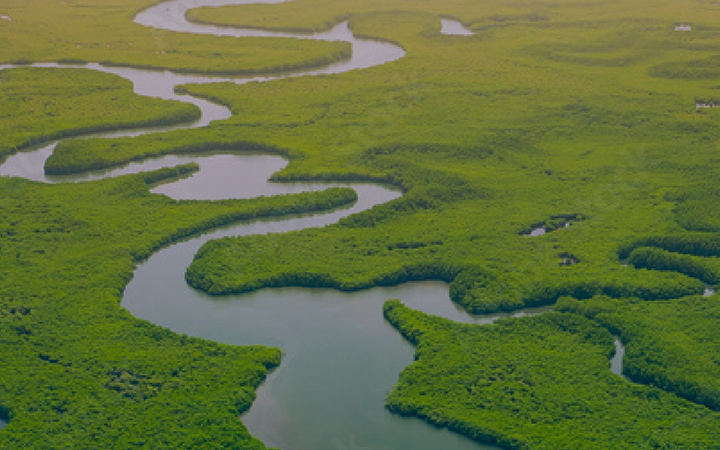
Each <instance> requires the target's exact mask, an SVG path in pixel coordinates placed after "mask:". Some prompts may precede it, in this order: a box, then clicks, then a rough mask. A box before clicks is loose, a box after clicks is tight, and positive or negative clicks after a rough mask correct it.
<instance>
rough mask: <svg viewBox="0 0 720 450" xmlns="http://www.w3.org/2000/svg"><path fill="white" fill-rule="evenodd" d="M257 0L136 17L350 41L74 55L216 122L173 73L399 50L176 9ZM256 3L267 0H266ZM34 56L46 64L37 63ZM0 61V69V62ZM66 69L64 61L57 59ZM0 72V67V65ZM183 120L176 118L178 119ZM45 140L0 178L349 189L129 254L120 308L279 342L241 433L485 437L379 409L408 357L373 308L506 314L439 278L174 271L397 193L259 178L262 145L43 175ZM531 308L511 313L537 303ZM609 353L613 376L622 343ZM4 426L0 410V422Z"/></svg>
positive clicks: (321, 449)
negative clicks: (258, 55) (246, 53)
mask: <svg viewBox="0 0 720 450" xmlns="http://www.w3.org/2000/svg"><path fill="white" fill-rule="evenodd" d="M246 3H259V2H258V1H256V0H205V1H203V0H176V1H172V2H169V3H163V4H159V5H157V6H154V7H152V8H149V9H147V10H145V11H143V12H141V13H140V14H138V16H137V17H136V22H138V23H140V24H142V25H146V26H152V27H157V28H162V29H169V30H175V31H181V32H192V33H206V34H216V35H229V36H236V37H243V36H272V37H294V38H299V39H324V40H344V41H347V42H350V43H352V46H353V55H352V57H351V58H350V59H349V60H347V61H343V62H339V63H335V64H332V65H330V66H328V67H325V68H321V69H317V70H310V71H304V72H297V73H288V74H284V75H277V74H270V75H268V76H261V77H252V78H243V79H236V78H228V77H210V76H194V75H181V74H174V73H171V72H166V71H146V70H137V69H132V68H112V67H104V66H100V65H97V64H91V65H86V66H81V67H84V68H89V69H93V70H100V71H103V72H109V73H114V74H117V75H120V76H123V77H125V78H127V79H130V80H131V81H133V83H134V86H135V91H136V92H137V93H139V94H142V95H148V96H153V97H161V98H167V99H179V100H182V101H189V102H192V103H194V104H196V105H197V106H198V107H200V108H201V110H202V112H203V116H202V118H201V119H200V120H199V121H198V122H196V123H195V124H192V125H190V127H198V126H205V125H207V124H208V123H210V122H211V121H213V120H222V119H225V118H227V117H229V116H230V112H229V111H228V110H227V109H226V108H224V107H222V106H218V105H214V104H212V103H209V102H207V101H204V100H201V99H195V98H192V97H189V96H186V95H177V94H175V93H174V87H175V86H177V85H179V84H184V83H207V82H220V81H233V82H236V83H246V82H249V81H270V80H273V79H277V78H283V77H296V76H311V75H320V74H334V73H342V72H346V71H349V70H357V69H363V68H368V67H373V66H376V65H380V64H385V63H388V62H391V61H394V60H397V59H399V58H401V57H402V56H403V55H404V51H403V50H402V49H401V48H399V47H397V46H395V45H392V44H389V43H383V42H375V41H371V40H367V39H356V38H355V37H354V36H353V35H352V33H351V31H350V30H349V29H348V26H347V23H342V24H339V25H338V26H336V27H335V28H333V29H332V30H331V31H328V32H325V33H313V34H297V33H274V32H269V31H262V30H244V29H233V28H217V27H211V26H204V25H197V24H191V23H189V22H187V21H186V20H185V12H186V11H187V10H188V9H190V8H194V7H198V6H220V5H229V4H246ZM263 3H279V1H276V0H270V1H265V2H263ZM448 22H450V21H448V20H445V19H444V20H443V27H444V28H445V29H446V30H447V31H445V30H444V32H447V33H448V34H450V33H452V34H467V33H465V32H464V31H463V29H462V27H461V25H459V24H457V25H454V24H452V23H448ZM39 66H50V67H52V66H56V65H53V64H39ZM6 67H7V66H6ZM63 67H68V66H63ZM0 69H2V67H0ZM184 127H188V126H184ZM166 129H168V128H164V129H160V130H158V129H155V130H147V129H146V130H134V131H126V132H119V133H108V134H103V135H95V137H98V136H105V137H114V136H133V135H139V134H144V133H148V132H153V131H155V132H158V131H162V130H166ZM54 147H55V144H50V145H47V146H44V147H42V148H39V149H36V150H35V151H32V152H22V153H18V154H16V155H13V156H11V157H10V158H8V159H7V160H6V162H5V163H4V164H3V165H2V166H0V175H4V176H21V177H24V178H28V179H32V180H37V181H43V182H74V181H81V180H89V179H97V178H103V177H108V176H117V175H120V174H125V173H136V172H140V171H145V170H153V169H156V168H160V167H167V166H173V165H177V164H182V163H186V162H189V161H196V162H198V163H199V164H200V167H201V168H200V172H199V173H197V174H196V175H194V176H193V177H191V178H188V179H183V180H180V181H177V182H175V183H171V184H167V185H163V186H160V187H157V188H155V189H154V192H156V193H161V194H165V195H168V196H171V197H173V198H177V199H181V198H182V199H221V198H251V197H256V196H260V195H277V194H282V193H296V192H301V191H308V190H318V189H325V188H327V187H330V186H350V187H352V188H353V189H355V190H356V191H357V193H358V201H357V203H356V204H355V205H353V206H352V207H351V208H347V209H341V210H336V211H331V212H327V213H324V214H316V215H306V216H295V217H287V218H285V219H283V220H273V221H257V222H252V223H243V224H237V225H235V226H230V227H227V228H223V229H220V230H216V231H214V232H211V233H207V234H205V235H202V236H199V237H196V238H193V239H191V240H186V241H183V242H179V243H176V244H174V245H172V246H169V247H167V248H165V249H163V250H161V251H159V252H157V253H155V254H154V255H152V257H150V259H148V260H147V261H146V262H144V263H142V264H140V265H139V267H138V268H137V270H136V272H135V274H134V277H133V279H132V281H131V282H130V284H129V285H128V286H127V288H126V290H125V294H124V297H123V301H122V305H123V307H125V308H127V309H128V310H129V311H130V312H131V313H132V314H133V315H135V316H136V317H139V318H143V319H147V320H149V321H152V322H154V323H156V324H158V325H161V326H164V327H168V328H170V329H172V330H174V331H176V332H178V333H186V334H189V335H192V336H198V337H202V338H205V339H211V340H214V341H218V342H223V343H230V344H238V345H246V344H264V345H271V346H277V347H280V348H282V349H283V352H284V354H283V360H282V363H281V365H280V366H279V367H278V368H277V369H276V370H275V371H273V372H272V373H271V374H270V375H269V377H268V379H267V380H266V382H265V383H264V384H263V386H261V387H260V389H259V390H258V398H257V400H256V401H255V403H254V404H253V406H252V408H251V409H250V410H249V411H248V412H247V413H246V414H245V415H244V416H243V417H242V420H243V422H244V423H245V424H246V426H247V427H248V429H249V431H250V432H251V433H252V434H253V435H254V436H256V437H258V438H259V439H261V440H262V441H264V442H265V443H266V444H267V445H268V446H269V447H278V448H281V449H283V450H344V449H348V450H357V449H374V450H400V449H409V448H412V449H414V450H440V449H453V450H466V449H467V450H480V449H491V448H495V447H491V446H484V445H481V444H478V443H476V442H473V441H470V440H469V439H466V438H463V437H462V436H459V435H457V434H454V433H451V432H449V431H447V430H444V429H438V428H435V427H433V426H430V425H427V424H426V423H424V422H422V421H420V420H418V419H410V418H403V417H399V416H397V415H393V414H390V413H389V412H388V411H387V410H386V409H385V408H384V406H383V404H384V399H385V396H386V394H387V392H388V391H389V390H390V389H391V388H392V386H393V385H394V384H395V383H396V382H397V378H398V375H399V373H400V372H401V371H402V370H403V369H404V368H405V367H406V366H408V365H409V364H411V363H412V361H413V352H414V350H413V348H412V346H410V345H409V344H408V343H407V342H406V341H404V339H403V338H402V337H401V336H400V334H399V333H398V332H396V331H395V330H394V329H393V328H392V327H391V326H390V325H388V324H387V323H386V322H385V321H384V319H383V316H382V305H383V303H384V302H385V301H386V300H387V299H390V298H398V299H401V300H402V301H403V302H404V303H405V304H407V305H408V306H410V307H413V308H415V309H418V310H421V311H425V312H427V313H430V314H435V315H439V316H443V317H446V318H448V319H451V320H455V321H458V322H465V323H477V324H485V323H490V322H492V321H494V320H496V319H498V318H500V317H503V316H505V315H494V316H470V315H468V314H467V313H466V312H464V311H463V310H462V309H460V308H459V307H457V306H456V305H455V304H454V303H453V302H452V301H450V299H449V296H448V289H447V285H445V284H444V283H441V282H421V283H407V284H403V285H399V286H394V287H382V288H374V289H367V290H363V291H359V292H353V293H346V292H338V291H335V290H330V289H304V288H284V289H264V290H260V291H257V292H253V293H249V294H243V295H237V296H223V297H211V296H208V295H205V294H203V293H201V292H198V291H195V290H193V289H191V288H189V287H188V286H187V284H186V283H185V280H184V272H185V269H186V268H187V266H188V265H189V264H190V262H191V261H192V258H193V256H194V255H195V253H196V252H197V250H198V249H199V248H200V247H201V246H202V245H203V244H204V243H205V242H207V241H209V240H211V239H217V238H220V237H224V236H238V235H249V234H259V233H281V232H288V231H293V230H301V229H305V228H309V227H321V226H325V225H328V224H331V223H335V222H337V221H338V220H339V219H340V218H342V217H347V216H348V215H351V214H354V213H357V212H360V211H364V210H366V209H369V208H372V207H373V206H374V205H377V204H380V203H384V202H387V201H392V200H393V199H396V198H398V197H399V196H400V195H401V194H400V193H399V192H398V191H396V190H394V189H392V188H389V187H384V186H378V185H372V184H357V183H354V184H342V183H282V184H278V183H270V182H268V178H269V177H270V175H272V174H273V173H274V172H276V171H278V170H280V169H282V168H283V167H284V166H285V165H286V164H287V161H285V160H284V159H282V158H280V157H277V156H270V155H261V154H215V155H212V154H210V155H208V154H204V155H194V156H193V155H190V156H187V155H186V156H167V157H164V158H159V159H154V160H149V161H145V162H142V163H137V164H131V165H128V166H125V167H122V168H119V169H114V170H109V171H100V172H94V173H86V174H81V175H76V176H70V177H67V176H66V177H47V176H45V174H44V171H43V164H44V161H45V159H46V158H47V157H48V156H49V155H50V154H51V153H52V151H53V149H54ZM543 311H545V309H532V310H525V311H521V312H518V313H515V314H514V315H515V316H518V315H524V314H537V313H542V312H543ZM617 346H618V350H619V351H618V356H619V357H616V358H615V360H614V361H613V362H612V368H613V371H614V372H616V373H618V374H619V373H621V370H622V361H621V355H622V346H621V345H620V344H619V343H618V344H617ZM4 426H5V424H4V423H3V422H2V421H0V428H2V427H4Z"/></svg>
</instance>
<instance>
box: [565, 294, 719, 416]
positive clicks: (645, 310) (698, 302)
mask: <svg viewBox="0 0 720 450" xmlns="http://www.w3.org/2000/svg"><path fill="white" fill-rule="evenodd" d="M558 309H560V310H563V311H571V312H575V313H579V314H583V315H585V316H587V317H591V318H593V319H595V320H596V321H598V322H600V323H601V324H603V325H605V326H607V327H608V328H610V329H612V330H614V332H616V333H618V334H619V335H620V336H621V337H622V341H623V343H625V345H626V353H625V357H624V371H623V373H624V374H625V375H626V376H628V377H630V379H632V380H633V381H636V382H638V383H648V384H652V385H654V386H657V387H660V388H662V389H665V390H668V391H671V392H675V393H677V394H679V395H680V396H682V397H685V398H688V399H690V400H692V401H694V402H697V403H700V404H703V405H706V406H708V407H710V408H712V409H714V410H719V409H720V381H718V380H720V364H718V363H719V361H718V354H720V337H718V333H717V324H718V319H720V298H718V296H712V297H709V298H703V297H686V298H683V299H679V300H673V301H662V302H650V303H647V302H639V301H632V300H626V301H619V300H612V299H608V298H596V299H593V300H592V301H591V302H577V301H575V300H572V299H563V300H562V301H561V302H560V304H558Z"/></svg>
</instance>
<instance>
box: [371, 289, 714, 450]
mask: <svg viewBox="0 0 720 450" xmlns="http://www.w3.org/2000/svg"><path fill="white" fill-rule="evenodd" d="M645 305H647V304H645ZM385 317H386V318H387V319H388V321H390V323H392V324H393V326H395V327H396V328H397V329H398V330H399V331H400V332H401V333H402V334H403V336H405V337H406V338H407V339H408V340H409V341H410V342H412V343H413V344H415V345H417V351H416V353H415V362H414V363H413V364H412V365H411V366H409V367H408V368H406V369H405V370H404V371H403V373H402V375H401V376H400V381H399V383H398V385H397V386H396V387H395V388H394V389H393V390H392V391H391V392H390V394H389V395H388V398H387V407H388V408H389V409H390V410H391V411H394V412H397V413H399V414H406V415H416V416H419V417H422V418H424V419H426V420H428V421H430V422H432V423H434V424H436V425H438V426H443V427H448V428H450V429H452V430H455V431H458V432H460V433H463V434H465V435H467V436H469V437H471V438H473V439H476V440H478V441H480V442H486V443H494V444H498V445H500V446H501V447H503V448H509V449H561V448H562V449H588V450H591V449H592V450H597V449H632V450H638V449H657V448H693V449H695V448H697V449H700V448H703V449H708V448H717V442H718V438H720V426H719V425H720V415H718V414H717V413H712V412H709V411H708V410H707V409H706V408H704V407H702V406H698V405H696V404H693V403H690V402H688V401H685V400H681V399H678V398H677V397H675V396H673V395H672V394H668V393H666V392H664V391H662V390H660V389H657V388H653V387H647V386H641V385H634V384H630V383H627V382H625V381H624V380H623V379H622V378H620V377H618V376H617V375H614V374H612V373H611V372H610V370H609V365H610V361H609V359H610V356H611V355H612V353H613V351H614V346H613V340H612V337H611V336H610V333H609V332H608V331H607V330H606V329H604V328H603V327H601V326H600V325H598V324H597V323H595V322H593V321H590V320H587V319H584V318H582V317H580V316H577V315H574V314H560V313H547V314H544V315H541V316H537V317H525V318H521V319H510V320H502V321H500V322H498V323H496V324H493V325H486V326H476V325H462V324H457V323H453V322H450V321H447V320H444V319H441V318H438V317H434V316H428V315H426V314H423V313H420V312H417V311H413V310H411V309H409V308H407V307H405V306H403V305H402V304H401V303H400V302H398V301H396V300H395V301H390V302H388V303H386V304H385ZM670 322H671V321H670V320H668V322H667V323H670ZM677 329H678V330H680V329H681V328H680V327H678V328H677ZM668 340H669V339H668Z"/></svg>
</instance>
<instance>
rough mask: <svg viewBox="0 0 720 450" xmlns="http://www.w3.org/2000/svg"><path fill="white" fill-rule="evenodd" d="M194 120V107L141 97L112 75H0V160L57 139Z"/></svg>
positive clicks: (41, 72)
mask: <svg viewBox="0 0 720 450" xmlns="http://www.w3.org/2000/svg"><path fill="white" fill-rule="evenodd" d="M199 117H200V111H199V110H198V109H197V108H196V107H195V106H194V105H190V104H187V103H180V102H174V101H166V100H158V99H153V98H148V97H140V96H138V95H135V94H134V93H133V91H132V83H131V82H130V81H127V80H125V79H123V78H120V77H117V76H113V75H107V74H103V73H98V72H94V71H90V70H79V69H64V70H56V69H38V68H22V69H6V70H3V71H1V72H0V123H2V133H0V158H1V157H2V156H4V155H6V154H8V153H11V152H13V151H15V150H19V149H23V148H26V147H28V146H31V145H33V144H39V143H42V142H48V141H50V140H52V139H58V138H61V137H67V136H73V135H78V134H86V133H89V132H91V131H106V130H113V129H119V128H132V127H138V126H140V125H145V126H153V125H169V124H174V123H178V122H190V121H192V120H195V119H197V118H199Z"/></svg>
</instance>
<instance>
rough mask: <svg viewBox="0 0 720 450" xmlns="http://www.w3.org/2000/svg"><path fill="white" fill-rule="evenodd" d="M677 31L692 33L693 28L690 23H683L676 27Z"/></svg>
mask: <svg viewBox="0 0 720 450" xmlns="http://www.w3.org/2000/svg"><path fill="white" fill-rule="evenodd" d="M675 31H692V26H691V25H690V24H689V23H682V24H680V25H677V26H676V27H675Z"/></svg>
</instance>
